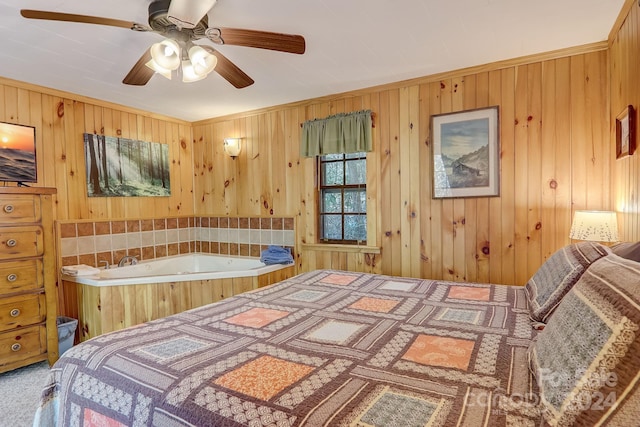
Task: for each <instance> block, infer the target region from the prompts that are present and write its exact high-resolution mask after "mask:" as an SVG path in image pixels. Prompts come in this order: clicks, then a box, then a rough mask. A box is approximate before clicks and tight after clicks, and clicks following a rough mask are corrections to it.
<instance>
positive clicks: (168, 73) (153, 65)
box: [144, 59, 171, 80]
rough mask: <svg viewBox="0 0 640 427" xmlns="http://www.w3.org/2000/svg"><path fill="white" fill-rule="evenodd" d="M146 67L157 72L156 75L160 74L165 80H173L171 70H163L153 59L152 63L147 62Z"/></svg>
mask: <svg viewBox="0 0 640 427" xmlns="http://www.w3.org/2000/svg"><path fill="white" fill-rule="evenodd" d="M144 65H146V66H147V67H149V68H151V69H152V70H153V71H155V72H156V73H158V74H160V75H161V76H163V77H164V78H166V79H169V80H171V70H168V69H166V68H162V67H161V66H159V65H158V63H157V62H156V61H154V60H153V59H151V61H149V62H147V63H146V64H144Z"/></svg>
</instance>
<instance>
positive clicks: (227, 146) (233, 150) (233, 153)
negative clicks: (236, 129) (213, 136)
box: [224, 138, 242, 160]
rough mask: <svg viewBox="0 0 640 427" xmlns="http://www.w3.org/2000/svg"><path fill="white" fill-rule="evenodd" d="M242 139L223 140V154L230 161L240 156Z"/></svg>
mask: <svg viewBox="0 0 640 427" xmlns="http://www.w3.org/2000/svg"><path fill="white" fill-rule="evenodd" d="M241 140H242V138H225V139H224V152H225V153H227V155H228V156H229V157H231V158H232V159H234V160H235V159H236V157H238V154H240V148H241V146H240V141H241Z"/></svg>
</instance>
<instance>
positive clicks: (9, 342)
mask: <svg viewBox="0 0 640 427" xmlns="http://www.w3.org/2000/svg"><path fill="white" fill-rule="evenodd" d="M53 194H55V189H49V188H22V187H20V188H18V187H0V372H5V371H8V370H11V369H15V368H18V367H20V366H25V365H29V364H31V363H35V362H39V361H41V360H46V359H48V361H49V364H53V363H54V362H55V361H56V360H57V359H58V328H57V325H56V318H57V293H56V286H55V280H56V275H55V256H54V253H53V251H54V249H53V248H54V244H53V204H52V200H51V198H52V195H53Z"/></svg>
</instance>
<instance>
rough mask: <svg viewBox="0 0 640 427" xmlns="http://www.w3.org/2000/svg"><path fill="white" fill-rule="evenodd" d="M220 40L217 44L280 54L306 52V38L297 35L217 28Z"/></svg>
mask: <svg viewBox="0 0 640 427" xmlns="http://www.w3.org/2000/svg"><path fill="white" fill-rule="evenodd" d="M217 30H219V31H220V40H218V41H216V40H215V39H214V38H211V40H212V41H213V42H215V43H220V42H222V44H229V45H235V46H247V47H256V48H259V49H270V50H277V51H279V52H288V53H297V54H303V53H304V51H305V41H304V37H302V36H299V35H296V34H282V33H272V32H269V31H258V30H243V29H239V28H217Z"/></svg>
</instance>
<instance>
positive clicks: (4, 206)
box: [0, 194, 40, 225]
mask: <svg viewBox="0 0 640 427" xmlns="http://www.w3.org/2000/svg"><path fill="white" fill-rule="evenodd" d="M39 221H40V198H39V197H33V196H31V195H27V194H25V195H19V194H16V195H12V196H4V197H2V199H1V200H0V224H9V225H15V224H27V223H32V222H39Z"/></svg>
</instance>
